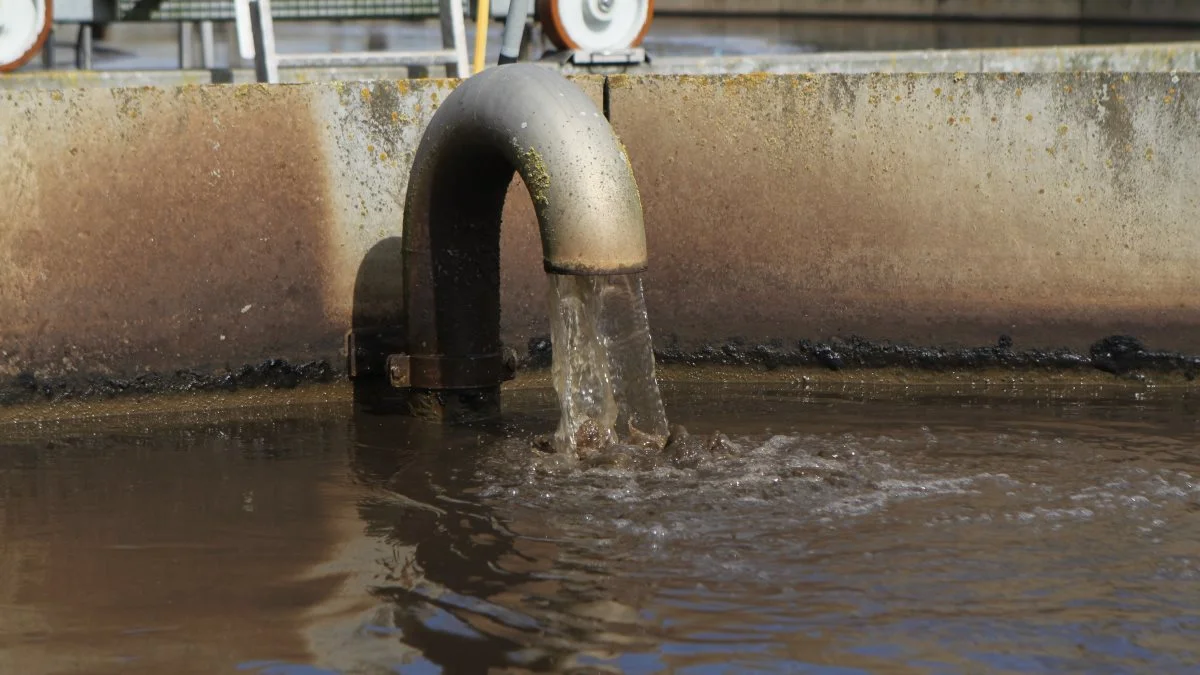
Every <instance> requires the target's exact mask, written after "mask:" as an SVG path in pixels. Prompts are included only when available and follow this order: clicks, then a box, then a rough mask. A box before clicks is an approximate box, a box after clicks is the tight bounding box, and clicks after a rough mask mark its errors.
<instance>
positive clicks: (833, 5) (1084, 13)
mask: <svg viewBox="0 0 1200 675" xmlns="http://www.w3.org/2000/svg"><path fill="white" fill-rule="evenodd" d="M654 6H655V11H657V12H660V13H663V14H669V13H700V12H704V13H717V14H775V15H823V16H891V17H913V18H972V19H1043V20H1046V19H1049V20H1057V21H1089V20H1090V21H1120V22H1178V21H1200V5H1197V3H1195V2H1192V1H1191V0H656V2H655V5H654Z"/></svg>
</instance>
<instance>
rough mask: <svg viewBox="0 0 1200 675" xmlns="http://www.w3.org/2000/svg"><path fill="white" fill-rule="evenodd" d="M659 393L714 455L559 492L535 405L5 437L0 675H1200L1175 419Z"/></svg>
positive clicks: (1073, 403)
mask: <svg viewBox="0 0 1200 675" xmlns="http://www.w3.org/2000/svg"><path fill="white" fill-rule="evenodd" d="M664 393H665V394H666V402H667V409H668V410H669V411H670V413H671V416H672V419H673V420H675V421H678V422H681V423H683V424H685V425H687V426H688V427H690V428H691V429H692V430H693V432H694V433H698V434H709V433H712V432H714V431H717V430H720V431H721V432H723V433H724V434H725V435H726V436H727V437H728V438H729V443H728V444H725V445H722V446H721V448H720V449H719V450H718V451H714V452H712V453H709V454H707V455H704V456H702V457H701V458H700V459H699V461H698V462H697V463H692V464H689V465H687V466H688V467H690V468H680V467H679V466H677V465H676V464H675V463H673V462H671V461H666V460H664V461H661V462H658V463H656V464H655V465H653V466H650V467H645V466H643V467H642V468H638V469H614V468H592V469H586V468H582V467H581V466H579V465H567V464H562V463H555V462H553V461H550V458H551V457H552V456H547V455H545V454H542V453H539V452H536V451H533V450H531V449H530V439H531V438H532V437H533V436H534V435H535V434H540V433H546V432H548V431H550V430H552V429H553V428H554V425H555V423H556V421H557V409H556V403H555V399H554V394H553V392H552V391H536V392H512V393H509V394H508V395H507V396H508V398H507V399H506V403H507V405H508V410H509V412H508V414H507V415H506V419H505V420H504V422H503V423H500V424H496V425H491V426H485V427H476V428H470V429H454V430H448V429H442V428H440V427H433V426H428V425H424V424H420V423H414V422H411V421H408V420H401V419H395V418H384V417H369V416H362V417H355V416H353V415H352V414H350V413H349V411H348V410H346V409H344V408H343V407H341V406H340V405H333V406H329V405H326V406H315V405H314V406H307V407H305V406H297V407H292V408H289V409H264V410H261V411H259V412H254V413H251V412H242V413H239V414H238V415H237V416H230V415H226V416H219V415H212V414H193V415H190V416H187V417H183V418H178V419H175V418H171V419H168V418H165V417H160V418H159V419H149V418H124V419H120V420H116V419H114V420H110V421H107V422H104V423H102V424H101V423H98V422H94V421H93V422H91V423H76V424H70V423H62V424H57V425H44V426H42V427H30V426H26V427H13V426H10V427H5V428H2V429H0V438H2V439H3V440H2V441H0V672H39V673H109V672H112V673H117V672H121V673H125V672H148V673H149V672H172V673H175V672H209V673H211V672H236V671H238V670H241V671H242V672H254V673H283V674H288V675H290V674H291V673H317V672H398V673H426V672H437V670H438V669H439V668H440V669H441V670H443V671H445V672H478V671H481V670H484V669H486V668H488V667H491V668H507V669H508V670H507V672H519V671H571V670H578V671H580V672H584V671H586V672H596V671H606V670H611V671H614V672H615V671H629V672H659V671H668V670H684V671H694V672H709V671H710V670H712V668H713V667H716V666H720V667H719V668H717V669H716V671H714V672H724V670H723V669H725V668H731V669H733V670H736V671H739V672H744V671H748V670H759V671H764V670H765V671H782V672H816V673H857V672H872V673H876V672H882V673H909V672H912V673H918V672H919V673H926V672H1054V673H1060V672H1131V671H1136V672H1155V673H1172V672H1179V673H1183V672H1193V670H1194V664H1195V663H1197V662H1200V639H1198V638H1200V583H1197V582H1200V479H1197V478H1196V476H1195V474H1196V464H1197V458H1198V457H1200V450H1198V449H1197V440H1198V439H1200V429H1198V427H1197V404H1196V402H1195V401H1192V400H1190V399H1180V398H1177V397H1176V398H1173V399H1171V400H1168V401H1162V402H1154V401H1146V400H1136V399H1135V398H1134V396H1133V395H1132V394H1131V395H1130V396H1129V397H1128V399H1127V400H1113V399H1109V400H1105V401H1090V400H1057V401H1051V400H1048V399H1031V400H1025V401H1021V400H1016V399H1007V400H1005V399H988V398H978V399H964V398H949V399H938V398H935V397H932V396H925V397H919V398H908V399H902V400H896V399H891V400H888V399H883V400H869V399H868V398H866V397H856V396H815V397H814V396H810V395H806V394H804V392H802V391H800V390H794V389H790V388H779V387H776V388H773V389H763V388H752V387H749V386H747V385H739V386H698V385H691V386H688V387H683V386H680V385H676V386H674V387H671V388H669V389H668V390H667V391H665V392H664ZM301 666H305V667H304V668H302V667H301Z"/></svg>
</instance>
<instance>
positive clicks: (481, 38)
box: [472, 0, 491, 73]
mask: <svg viewBox="0 0 1200 675" xmlns="http://www.w3.org/2000/svg"><path fill="white" fill-rule="evenodd" d="M490 4H491V3H490V2H489V0H479V2H478V4H477V5H476V7H475V68H474V70H473V71H472V72H475V73H478V72H480V71H481V70H483V57H484V56H486V55H487V30H488V19H490V18H491V17H489V16H488V15H489V14H490V13H491V11H490V10H491V7H489V5H490Z"/></svg>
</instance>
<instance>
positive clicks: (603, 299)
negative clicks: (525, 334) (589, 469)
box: [550, 274, 667, 452]
mask: <svg viewBox="0 0 1200 675" xmlns="http://www.w3.org/2000/svg"><path fill="white" fill-rule="evenodd" d="M550 303H551V305H550V339H551V341H552V343H553V345H554V365H553V376H554V389H555V390H556V391H557V392H558V400H559V407H560V409H561V410H562V417H561V418H560V419H559V424H558V431H557V432H556V433H555V435H554V441H555V445H556V446H557V448H558V449H559V451H562V452H569V451H573V450H575V446H576V436H577V433H578V432H579V428H580V426H581V425H583V424H585V423H587V422H588V420H591V421H592V422H594V423H595V425H596V427H597V428H598V430H599V433H600V436H601V437H600V438H599V439H597V440H598V441H599V442H600V443H601V444H605V445H607V444H610V443H616V442H620V441H622V440H626V439H627V438H628V437H629V435H630V433H631V431H633V430H634V429H636V430H637V431H640V432H644V433H647V434H655V435H659V436H664V437H665V436H666V434H667V414H666V411H665V410H664V409H663V404H662V397H661V396H660V395H659V391H658V382H657V381H656V380H655V378H654V351H653V348H652V346H651V343H650V325H649V319H648V317H647V315H646V301H645V298H644V297H643V296H642V279H641V277H640V276H639V275H636V274H618V275H611V276H570V275H559V274H551V275H550Z"/></svg>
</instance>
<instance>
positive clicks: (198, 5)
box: [118, 0, 438, 21]
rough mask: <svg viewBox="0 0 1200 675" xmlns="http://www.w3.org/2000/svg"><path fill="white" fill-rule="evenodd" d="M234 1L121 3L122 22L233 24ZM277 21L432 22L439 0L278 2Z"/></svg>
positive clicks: (275, 8) (131, 0)
mask: <svg viewBox="0 0 1200 675" xmlns="http://www.w3.org/2000/svg"><path fill="white" fill-rule="evenodd" d="M234 4H235V3H234V0H119V2H118V20H119V21H233V20H234V19H235V18H236V17H235V10H234ZM271 14H272V16H273V17H274V18H275V20H277V21H287V20H302V21H314V20H338V19H429V18H436V17H437V16H438V0H275V2H273V3H272V4H271Z"/></svg>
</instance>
